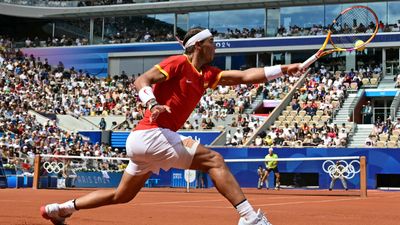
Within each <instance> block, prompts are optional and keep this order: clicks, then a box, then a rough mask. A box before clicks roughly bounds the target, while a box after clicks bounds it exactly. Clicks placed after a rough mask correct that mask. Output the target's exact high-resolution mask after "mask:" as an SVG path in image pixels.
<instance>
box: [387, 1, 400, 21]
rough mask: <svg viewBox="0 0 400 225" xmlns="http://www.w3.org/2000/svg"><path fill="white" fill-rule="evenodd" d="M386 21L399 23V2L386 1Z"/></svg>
mask: <svg viewBox="0 0 400 225" xmlns="http://www.w3.org/2000/svg"><path fill="white" fill-rule="evenodd" d="M388 9H389V10H388V11H389V12H388V14H387V15H388V23H389V24H397V26H399V25H400V21H399V20H400V2H389V3H388Z"/></svg>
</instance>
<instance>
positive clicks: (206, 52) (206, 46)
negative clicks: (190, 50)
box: [202, 37, 215, 63]
mask: <svg viewBox="0 0 400 225" xmlns="http://www.w3.org/2000/svg"><path fill="white" fill-rule="evenodd" d="M202 52H203V57H204V60H205V61H206V62H207V63H210V62H212V61H213V59H214V55H215V44H214V37H209V38H207V39H206V40H204V42H203V45H202Z"/></svg>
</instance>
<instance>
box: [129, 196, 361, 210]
mask: <svg viewBox="0 0 400 225" xmlns="http://www.w3.org/2000/svg"><path fill="white" fill-rule="evenodd" d="M297 197H301V198H305V197H307V198H308V197H310V196H297ZM264 199H265V200H273V199H293V196H285V197H271V198H263V200H264ZM361 199H362V198H341V199H331V200H314V201H313V200H311V201H310V200H308V201H295V202H282V203H268V204H253V206H254V207H262V206H280V205H297V204H305V203H324V202H339V201H352V200H361ZM254 200H255V199H253V198H252V199H249V201H254ZM257 200H260V199H259V198H257ZM207 202H227V203H228V201H227V200H226V199H219V200H198V201H172V202H147V203H136V204H133V205H136V206H139V205H169V204H172V205H173V204H178V205H175V206H174V207H183V208H186V207H187V208H204V207H205V206H196V205H192V206H191V205H181V204H185V203H207ZM228 204H229V203H228ZM207 207H208V208H213V209H227V208H232V206H229V207H226V206H211V207H210V206H207Z"/></svg>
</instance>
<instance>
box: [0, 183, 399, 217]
mask: <svg viewBox="0 0 400 225" xmlns="http://www.w3.org/2000/svg"><path fill="white" fill-rule="evenodd" d="M90 191H92V190H87V189H79V190H77V189H74V190H33V189H2V190H0V202H1V205H0V218H1V219H0V224H4V225H23V224H29V225H38V224H43V225H44V224H51V223H50V222H48V221H46V220H43V219H42V218H41V217H40V214H39V207H40V206H41V205H42V204H45V203H49V202H54V201H58V202H62V201H65V200H69V199H71V198H74V197H77V196H81V195H84V194H86V193H88V192H90ZM245 192H246V194H247V197H248V199H249V200H250V202H251V203H252V204H253V205H254V207H257V208H261V209H263V210H264V211H265V212H267V214H268V218H270V220H271V222H273V224H274V225H286V224H294V225H310V224H314V225H318V224H321V225H339V224H340V225H343V224H352V225H368V224H371V225H375V224H382V225H391V224H393V225H394V224H399V217H398V209H399V205H400V192H389V191H376V190H373V191H369V192H368V198H364V199H363V198H360V197H359V196H357V194H358V192H353V191H349V192H344V191H340V190H337V191H332V192H328V191H321V190H300V191H299V190H280V191H275V190H268V191H267V190H265V189H264V190H256V189H245ZM238 219H239V217H238V215H237V213H236V211H235V210H234V209H233V208H232V207H231V206H230V204H229V203H228V202H227V201H226V200H225V199H224V198H223V197H221V196H220V195H219V194H218V193H217V191H216V190H215V189H207V190H193V191H192V192H190V193H185V190H183V189H170V188H161V189H157V188H151V189H148V188H145V189H143V191H142V192H140V193H139V195H138V197H137V198H136V199H135V200H134V201H132V202H130V203H128V204H126V205H116V206H108V207H104V208H99V209H94V210H87V211H81V212H78V213H75V214H74V215H73V216H72V217H71V218H70V219H69V221H68V224H70V225H106V224H107V225H110V224H118V225H150V224H151V225H153V224H155V225H208V224H210V225H235V224H237V222H238Z"/></svg>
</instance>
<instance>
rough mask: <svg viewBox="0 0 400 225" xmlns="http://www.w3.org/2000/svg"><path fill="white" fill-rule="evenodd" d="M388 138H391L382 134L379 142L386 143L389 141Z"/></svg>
mask: <svg viewBox="0 0 400 225" xmlns="http://www.w3.org/2000/svg"><path fill="white" fill-rule="evenodd" d="M388 138H389V135H388V134H380V135H379V140H380V141H383V142H386V141H387V140H388Z"/></svg>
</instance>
